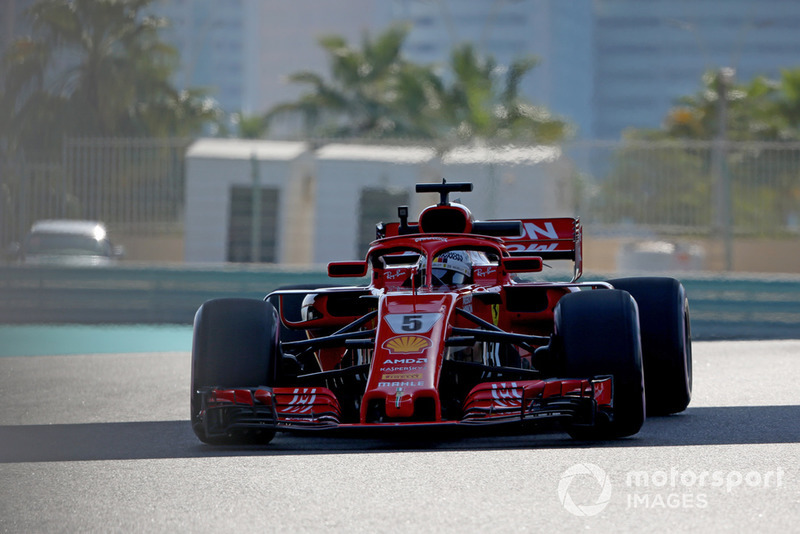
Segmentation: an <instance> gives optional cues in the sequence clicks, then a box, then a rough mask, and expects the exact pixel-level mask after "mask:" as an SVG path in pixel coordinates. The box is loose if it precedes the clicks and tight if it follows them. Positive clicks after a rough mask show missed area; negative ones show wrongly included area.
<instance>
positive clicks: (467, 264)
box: [191, 181, 692, 444]
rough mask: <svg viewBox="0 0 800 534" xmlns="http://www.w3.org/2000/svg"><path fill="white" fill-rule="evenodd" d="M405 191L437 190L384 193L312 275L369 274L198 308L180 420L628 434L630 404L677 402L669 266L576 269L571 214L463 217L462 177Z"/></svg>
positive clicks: (666, 407)
mask: <svg viewBox="0 0 800 534" xmlns="http://www.w3.org/2000/svg"><path fill="white" fill-rule="evenodd" d="M416 190H417V192H422V193H425V192H427V193H438V194H439V195H440V202H439V203H438V204H436V205H433V206H429V207H427V208H425V209H424V210H423V211H422V213H421V214H420V216H419V218H418V221H417V222H411V221H409V218H408V208H407V207H404V206H401V207H400V208H398V216H399V217H398V218H399V222H391V223H387V224H383V223H380V224H378V225H377V239H376V240H375V241H373V242H372V243H371V245H370V247H369V251H368V252H367V255H366V259H365V260H359V261H336V262H331V263H329V264H328V275H329V276H331V277H351V278H352V277H355V278H362V279H363V277H365V276H367V275H369V280H370V282H369V283H368V284H366V285H363V286H352V285H351V286H341V285H332V286H331V287H325V288H317V287H314V288H308V287H295V288H282V289H280V290H277V291H274V292H272V293H270V294H269V295H267V296H266V297H265V298H264V299H263V300H258V299H240V298H227V299H215V300H210V301H208V302H206V303H204V304H203V305H202V306H201V307H200V308H199V310H198V311H197V314H196V316H195V321H194V339H193V348H192V378H191V380H192V383H191V423H192V427H193V429H194V432H195V433H196V434H197V436H198V437H199V438H200V440H202V441H204V442H207V443H215V444H224V443H243V442H245V443H253V442H268V441H270V440H271V439H272V438H273V437H274V436H275V433H276V432H283V431H291V432H311V431H327V430H337V431H342V432H344V431H346V430H350V429H362V430H368V429H378V428H385V429H396V430H401V429H411V428H415V429H420V428H421V429H424V430H425V429H428V428H433V427H436V428H444V427H450V428H459V429H466V428H470V429H477V428H488V427H492V428H495V427H498V426H503V425H505V426H511V427H518V429H519V430H520V431H526V430H527V429H530V430H537V429H541V428H550V429H552V428H553V427H555V428H557V429H558V428H561V429H563V430H565V431H566V432H567V433H569V434H570V435H571V436H572V437H574V438H576V439H586V440H599V439H613V438H620V437H624V436H630V435H633V434H636V433H637V432H638V431H639V429H640V427H641V426H642V423H643V422H644V419H645V413H646V412H647V413H648V414H651V415H653V414H655V415H659V414H661V415H663V414H671V413H677V412H680V411H683V410H684V409H685V408H686V406H687V405H688V404H689V400H690V397H691V389H692V352H691V335H690V328H689V310H688V300H687V298H686V293H685V291H684V288H683V286H682V285H681V283H680V282H678V281H677V280H674V279H672V278H656V277H648V278H621V279H616V280H609V281H600V282H579V281H578V280H579V278H580V276H581V273H582V258H581V226H580V223H579V221H578V219H573V218H549V219H524V220H496V221H478V220H475V219H474V217H473V216H472V214H471V213H470V211H469V210H468V209H467V208H466V207H465V206H464V205H462V204H459V203H456V202H451V201H449V195H450V193H453V192H456V191H459V192H467V191H471V190H472V184H471V183H446V182H444V181H443V182H442V183H441V184H438V183H436V184H417V187H416ZM557 260H567V261H569V262H571V264H569V276H568V277H567V278H569V277H571V279H569V280H568V281H564V282H558V281H550V280H542V279H541V278H542V277H541V275H536V274H535V273H538V272H540V271H542V269H543V262H548V263H550V262H555V261H557ZM537 277H538V278H537ZM645 401H646V402H645ZM645 406H646V409H645ZM546 423H547V424H546Z"/></svg>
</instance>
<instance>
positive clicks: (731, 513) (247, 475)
mask: <svg viewBox="0 0 800 534" xmlns="http://www.w3.org/2000/svg"><path fill="white" fill-rule="evenodd" d="M189 363H190V356H189V354H188V353H186V352H172V353H148V354H96V355H72V356H28V357H6V358H1V359H0V407H2V409H0V531H2V532H79V531H83V532H115V531H124V532H132V531H147V532H166V531H170V532H175V531H178V532H200V531H202V532H207V531H211V530H217V529H223V528H224V529H225V530H226V531H232V530H244V529H246V530H247V531H255V530H259V531H266V532H278V531H280V532H318V531H321V530H326V531H332V532H340V531H347V532H387V531H391V532H395V531H397V532H410V531H414V532H418V531H421V532H433V531H437V532H442V531H444V532H455V531H458V532H463V531H466V532H472V531H478V530H486V531H496V532H538V531H543V530H552V531H559V532H560V531H576V530H581V531H583V530H589V531H592V530H594V531H609V530H612V529H613V530H615V531H620V530H621V531H666V530H669V531H687V530H697V531H700V530H703V531H709V532H717V531H736V532H741V531H744V530H756V529H757V530H758V531H760V532H776V531H796V529H797V525H798V524H799V522H800V479H799V478H798V475H800V468H798V458H800V446H798V442H800V394H798V387H797V381H798V378H800V341H763V342H761V341H746V342H744V341H740V342H729V341H720V342H696V343H695V391H694V398H693V401H692V404H691V406H690V408H689V409H688V410H687V411H686V412H685V413H683V414H680V415H677V416H671V417H661V418H651V419H648V421H647V422H646V423H645V426H644V428H643V429H642V431H641V432H640V433H639V434H638V435H637V436H635V437H633V438H630V439H625V440H619V441H614V442H603V443H595V444H586V443H580V442H574V441H572V440H570V439H569V438H568V437H566V436H565V435H562V434H547V435H543V436H488V437H460V438H448V437H447V436H436V435H433V436H427V435H426V436H415V437H414V438H413V439H402V440H398V439H389V438H375V439H373V438H365V439H353V438H344V437H335V438H321V437H306V436H292V435H279V436H278V437H277V438H276V439H275V440H274V441H273V443H272V444H270V445H268V446H265V447H236V448H220V447H210V446H207V445H204V444H202V443H200V442H199V441H197V439H196V438H195V437H194V435H193V434H192V432H191V429H190V428H189V423H188V396H189Z"/></svg>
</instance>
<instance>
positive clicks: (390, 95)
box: [266, 26, 438, 138]
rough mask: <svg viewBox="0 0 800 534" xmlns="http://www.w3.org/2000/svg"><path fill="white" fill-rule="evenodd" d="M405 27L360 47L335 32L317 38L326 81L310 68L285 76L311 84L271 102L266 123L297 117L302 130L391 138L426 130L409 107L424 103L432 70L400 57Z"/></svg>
mask: <svg viewBox="0 0 800 534" xmlns="http://www.w3.org/2000/svg"><path fill="white" fill-rule="evenodd" d="M406 33H407V30H406V29H405V28H403V27H399V26H395V27H392V28H390V29H389V30H388V31H386V32H385V33H383V34H381V35H379V36H378V37H377V38H375V39H371V38H370V37H369V36H368V35H365V36H364V39H363V41H362V46H361V49H360V50H359V49H355V48H353V47H350V46H349V45H348V44H347V42H346V40H345V39H344V38H342V37H339V36H328V37H324V38H322V39H321V40H320V45H321V46H322V47H323V48H324V49H325V51H326V53H327V55H328V58H329V63H330V78H331V79H330V81H328V80H326V79H325V78H324V77H322V76H320V75H319V74H317V73H314V72H310V71H303V72H297V73H295V74H293V75H291V76H290V77H289V81H290V82H293V83H299V84H303V85H307V86H310V87H311V91H310V92H307V93H306V94H304V95H303V96H301V97H300V98H299V99H298V100H296V101H294V102H287V103H283V104H279V105H277V106H275V107H273V108H272V109H271V110H270V111H269V112H268V113H267V115H266V119H267V123H273V122H275V121H277V120H280V119H281V118H285V117H287V116H300V117H301V118H302V120H303V126H304V131H305V134H306V135H308V136H322V137H378V138H380V137H396V136H419V135H426V134H428V132H425V131H424V127H423V126H422V124H423V122H422V121H416V120H414V117H413V113H411V111H412V110H418V109H420V106H424V104H425V102H424V100H425V98H426V96H427V95H429V94H432V92H431V91H426V90H425V85H426V84H430V83H434V84H435V83H436V82H437V81H438V80H436V79H434V77H433V76H432V74H431V73H430V72H428V71H425V70H424V69H420V68H419V67H417V66H415V65H413V64H410V63H408V62H406V61H405V60H403V59H402V57H401V56H400V48H401V46H402V44H403V41H404V39H405V36H406Z"/></svg>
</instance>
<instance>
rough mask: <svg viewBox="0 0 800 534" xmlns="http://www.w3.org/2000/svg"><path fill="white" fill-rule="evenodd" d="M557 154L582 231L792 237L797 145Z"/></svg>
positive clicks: (644, 145)
mask: <svg viewBox="0 0 800 534" xmlns="http://www.w3.org/2000/svg"><path fill="white" fill-rule="evenodd" d="M565 153H566V154H567V156H568V157H569V158H570V159H571V160H572V161H573V162H574V163H575V168H576V170H577V172H576V182H575V183H576V188H577V192H578V194H577V195H576V198H577V203H578V205H577V206H576V208H575V209H576V211H577V212H578V213H579V214H580V215H581V217H582V218H583V220H584V221H585V222H586V223H587V224H586V227H587V228H589V229H591V230H590V231H607V232H616V233H626V232H636V231H637V230H638V231H641V230H643V229H646V230H649V231H652V232H654V233H659V234H666V235H670V234H673V235H674V234H681V235H706V236H709V235H711V236H714V235H723V234H728V235H731V236H769V237H787V236H798V235H800V144H790V143H756V142H747V143H745V142H702V141H694V142H630V141H628V142H592V143H575V144H572V145H567V146H565Z"/></svg>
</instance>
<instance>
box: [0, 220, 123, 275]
mask: <svg viewBox="0 0 800 534" xmlns="http://www.w3.org/2000/svg"><path fill="white" fill-rule="evenodd" d="M10 254H11V256H12V257H13V258H14V259H16V260H17V261H19V262H20V263H23V264H38V265H41V264H64V265H108V264H110V263H112V262H114V261H116V260H118V259H120V258H122V256H123V255H124V249H123V248H122V247H121V246H114V245H113V244H112V243H111V241H110V240H109V238H108V232H107V230H106V226H105V225H104V224H103V223H102V222H100V221H87V220H72V219H50V220H42V221H37V222H35V223H34V224H33V226H31V229H30V231H29V232H28V235H27V236H25V239H24V240H23V242H22V243H21V244H18V243H12V245H11V247H10Z"/></svg>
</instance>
